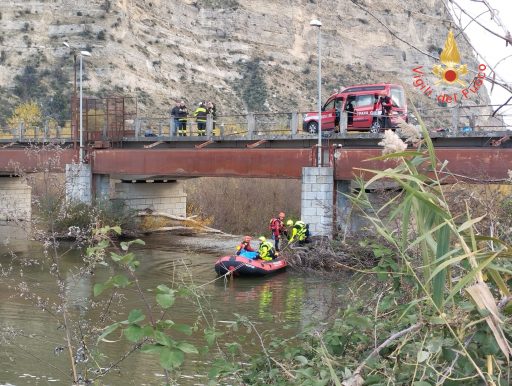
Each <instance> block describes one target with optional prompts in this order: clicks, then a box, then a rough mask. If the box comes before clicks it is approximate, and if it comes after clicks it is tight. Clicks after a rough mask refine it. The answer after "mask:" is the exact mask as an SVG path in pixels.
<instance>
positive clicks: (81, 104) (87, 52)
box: [79, 51, 91, 164]
mask: <svg viewBox="0 0 512 386" xmlns="http://www.w3.org/2000/svg"><path fill="white" fill-rule="evenodd" d="M79 56H80V153H79V159H80V163H81V164H82V163H84V128H83V118H84V117H83V114H82V106H83V98H82V83H83V82H82V68H83V65H82V61H83V57H84V56H91V53H90V52H89V51H80V53H79Z"/></svg>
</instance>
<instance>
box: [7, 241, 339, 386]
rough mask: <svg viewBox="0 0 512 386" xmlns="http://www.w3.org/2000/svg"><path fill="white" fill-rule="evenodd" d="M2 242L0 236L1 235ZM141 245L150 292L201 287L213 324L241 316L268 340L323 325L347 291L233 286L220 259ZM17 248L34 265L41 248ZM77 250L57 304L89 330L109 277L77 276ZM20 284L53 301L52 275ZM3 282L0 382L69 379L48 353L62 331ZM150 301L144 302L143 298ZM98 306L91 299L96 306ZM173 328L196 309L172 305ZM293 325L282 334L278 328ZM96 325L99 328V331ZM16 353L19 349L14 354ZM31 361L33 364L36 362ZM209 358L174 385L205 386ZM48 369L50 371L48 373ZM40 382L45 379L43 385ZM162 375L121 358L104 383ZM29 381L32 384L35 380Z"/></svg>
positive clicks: (62, 362)
mask: <svg viewBox="0 0 512 386" xmlns="http://www.w3.org/2000/svg"><path fill="white" fill-rule="evenodd" d="M0 238H1V236H0ZM145 241H146V246H145V247H142V248H139V249H137V250H136V251H135V252H136V255H137V258H138V259H139V260H140V261H141V268H140V270H139V271H138V276H139V280H140V283H141V285H142V286H143V287H144V288H146V289H150V288H154V287H156V286H157V285H158V284H161V283H166V284H168V285H171V284H172V283H173V282H174V281H180V280H183V281H185V282H187V283H190V282H193V283H194V284H195V285H203V286H204V287H203V288H204V289H205V291H206V293H207V294H208V295H209V298H210V304H209V305H204V306H210V307H212V309H213V310H212V312H213V313H214V314H215V315H216V316H215V317H216V319H217V320H218V321H232V320H234V319H235V315H234V314H240V315H244V316H246V317H248V318H249V319H250V320H252V321H253V322H254V323H255V324H257V326H258V330H260V331H264V330H274V331H275V333H274V335H276V334H277V335H281V336H283V337H285V336H286V337H288V336H290V335H292V334H294V333H295V332H297V331H298V329H300V328H302V327H304V326H305V325H307V324H309V323H311V322H314V321H315V320H314V319H313V318H317V319H322V318H324V317H326V316H327V315H330V314H331V313H332V312H333V310H334V309H335V308H336V307H337V306H338V305H339V301H340V294H342V293H343V292H344V291H343V290H342V289H340V287H341V288H342V287H343V285H347V284H346V283H348V281H347V280H348V279H347V278H340V280H336V281H331V280H325V279H323V278H319V277H313V276H311V275H310V276H306V275H299V274H297V273H295V272H292V271H287V272H284V273H282V274H278V275H275V276H270V277H264V278H236V279H234V280H224V279H218V280H216V275H215V272H214V269H213V264H214V262H215V260H216V258H217V256H218V255H220V254H222V253H223V252H224V251H222V252H220V253H219V252H218V253H215V252H210V253H205V252H197V251H194V250H187V248H183V246H179V245H174V244H172V238H170V237H169V236H167V235H157V236H152V237H148V238H146V239H145ZM20 242H21V244H23V248H20V247H19V246H16V248H15V249H16V253H17V254H18V255H19V256H20V257H21V258H28V257H30V258H40V257H41V256H42V249H41V247H40V245H38V244H36V243H33V242H30V241H27V240H26V239H25V240H23V241H21V240H20ZM10 246H13V244H9V245H2V246H0V264H2V265H5V264H8V262H9V260H10V253H9V252H10V251H11V248H10ZM79 261H80V254H79V251H76V250H74V251H71V252H70V253H67V254H66V255H65V257H64V258H63V260H62V262H63V267H64V269H63V275H64V276H63V277H64V278H65V289H64V297H65V301H66V302H67V303H68V304H69V305H71V311H72V312H73V314H74V315H73V317H74V318H75V320H81V321H83V320H86V321H87V322H90V323H92V324H93V325H94V324H100V323H99V322H98V321H99V320H100V318H101V317H102V311H101V310H100V309H97V308H94V307H93V308H90V307H89V304H90V303H89V301H90V300H91V297H92V292H93V290H92V289H93V286H94V284H96V283H99V282H103V281H105V280H107V279H108V277H109V276H110V275H112V271H111V270H110V269H109V268H99V269H98V270H97V271H96V272H95V273H94V274H93V275H91V274H88V273H85V274H84V273H82V272H80V271H79V270H78V262H79ZM23 270H24V274H23V275H24V276H23V280H25V281H27V283H28V284H29V285H32V286H35V288H37V291H38V294H40V295H41V296H42V297H48V298H49V301H50V302H54V301H55V302H56V301H58V299H57V285H56V280H55V278H54V277H53V276H51V275H49V274H48V271H47V270H46V269H41V267H39V266H28V267H23ZM9 283H10V282H9V281H8V279H7V278H0V299H1V302H0V328H6V327H13V326H15V327H16V328H17V329H19V330H20V331H23V334H21V335H20V336H19V337H18V339H17V340H16V344H2V349H1V350H0V362H1V363H2V366H1V369H0V381H1V382H8V383H11V384H12V385H15V386H20V385H25V384H28V383H29V381H30V384H46V383H47V382H51V381H50V379H52V380H55V379H61V380H64V379H69V377H66V375H69V363H68V361H67V358H66V355H65V353H64V354H61V355H55V348H56V347H61V346H63V345H64V344H65V339H64V332H63V330H62V329H61V328H60V326H59V325H58V323H56V321H55V319H53V318H52V317H51V316H50V315H49V314H48V313H44V312H42V311H41V310H39V309H37V308H35V307H34V306H33V305H32V304H31V302H29V301H26V300H23V299H21V298H20V297H19V296H18V293H17V290H16V288H15V287H14V286H12V285H8V284H9ZM124 296H125V297H126V305H125V308H124V309H121V310H119V314H118V315H117V317H118V320H122V319H124V318H125V317H126V314H127V312H128V311H129V310H130V309H132V308H141V301H140V298H139V297H138V296H137V294H136V293H135V291H131V292H130V291H127V292H125V293H124ZM148 296H151V295H148ZM95 300H97V299H95ZM166 317H168V318H170V319H172V320H173V321H175V322H176V323H185V324H189V325H191V324H194V323H195V322H196V318H197V309H196V305H195V304H194V303H193V302H191V301H186V299H181V300H178V301H177V302H176V304H175V305H174V306H173V308H172V309H171V310H170V311H169V313H168V315H167V316H166ZM276 322H286V323H287V324H288V325H292V326H294V327H293V328H291V329H286V330H285V329H284V328H283V325H282V324H281V323H276ZM101 325H103V324H101ZM187 339H189V340H188V341H189V342H190V343H192V344H194V345H196V346H197V347H202V346H204V345H205V342H204V340H203V338H202V336H200V334H195V335H193V336H192V337H190V338H187ZM20 347H22V348H23V350H21V349H20ZM131 347H132V346H131V344H130V343H129V342H127V341H126V340H124V339H121V340H119V341H118V342H117V343H115V344H111V345H108V344H102V345H101V347H100V349H101V350H102V352H103V355H104V358H103V359H104V360H105V361H106V362H108V361H114V360H116V359H118V358H119V357H121V356H122V355H124V354H125V353H126V352H128V351H129V350H130V349H131ZM244 350H246V351H247V352H249V353H250V352H257V351H259V350H260V347H257V346H255V347H251V346H249V345H247V347H245V345H244ZM34 358H38V359H37V360H35V359H34ZM211 359H212V358H208V357H207V358H204V357H197V356H195V357H194V356H192V357H190V359H189V360H188V361H187V362H186V364H185V366H184V368H183V370H182V372H181V376H180V378H179V381H178V383H179V384H180V385H196V384H206V383H207V381H206V374H207V372H208V370H209V363H210V362H209V361H210V360H211ZM48 363H51V365H52V366H54V368H52V367H50V366H49V365H48ZM43 376H44V377H46V378H44V379H43ZM161 376H162V374H161V369H160V367H159V365H158V360H157V358H156V357H154V356H152V355H149V354H136V355H133V356H130V357H128V359H126V360H125V361H124V362H123V364H122V366H121V367H120V370H119V372H116V373H112V374H111V375H109V376H108V377H106V378H105V379H104V382H105V383H104V384H110V385H119V384H123V385H143V384H148V385H149V384H158V382H160V381H161ZM32 377H38V378H39V380H36V379H35V378H32Z"/></svg>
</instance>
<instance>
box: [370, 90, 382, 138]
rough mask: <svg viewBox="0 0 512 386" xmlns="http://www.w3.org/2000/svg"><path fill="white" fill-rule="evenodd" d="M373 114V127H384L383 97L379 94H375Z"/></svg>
mask: <svg viewBox="0 0 512 386" xmlns="http://www.w3.org/2000/svg"><path fill="white" fill-rule="evenodd" d="M372 115H373V120H372V127H373V128H375V129H380V128H381V127H382V98H381V97H379V94H375V95H374V101H373V109H372Z"/></svg>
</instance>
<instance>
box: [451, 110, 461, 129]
mask: <svg viewBox="0 0 512 386" xmlns="http://www.w3.org/2000/svg"><path fill="white" fill-rule="evenodd" d="M459 115H460V111H459V105H458V104H457V105H455V106H454V107H453V108H452V130H453V132H457V130H458V129H459Z"/></svg>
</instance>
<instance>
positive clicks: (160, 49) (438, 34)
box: [0, 0, 487, 116]
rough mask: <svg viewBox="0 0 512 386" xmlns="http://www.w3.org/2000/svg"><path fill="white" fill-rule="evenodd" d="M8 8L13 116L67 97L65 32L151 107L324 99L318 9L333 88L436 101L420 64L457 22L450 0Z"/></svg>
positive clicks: (91, 89)
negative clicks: (401, 90) (382, 89)
mask: <svg viewBox="0 0 512 386" xmlns="http://www.w3.org/2000/svg"><path fill="white" fill-rule="evenodd" d="M0 12H1V19H0V33H1V35H0V86H1V90H0V91H1V92H0V94H1V97H2V103H1V105H2V107H1V108H0V115H4V116H5V115H6V114H8V111H7V109H8V108H10V107H11V106H13V105H15V104H17V103H19V101H20V98H21V99H30V98H34V99H39V100H41V101H43V102H42V103H44V104H45V106H47V105H49V106H50V107H46V110H48V111H51V109H52V108H53V110H55V109H59V107H58V106H65V105H66V101H67V100H68V98H69V95H70V94H71V92H72V87H73V85H72V81H71V80H72V79H73V59H72V55H71V53H70V50H69V49H68V48H67V47H65V46H64V45H63V44H62V43H63V42H64V41H68V42H69V44H70V46H71V47H72V48H75V49H77V50H89V51H91V52H92V56H91V57H90V58H86V60H85V66H84V73H85V79H86V81H85V83H84V85H85V93H86V94H87V95H111V94H117V95H130V96H137V98H138V108H139V111H140V112H142V113H143V114H147V115H149V114H156V115H163V114H167V111H168V109H169V108H170V107H172V105H173V104H174V103H175V101H176V100H177V99H180V98H184V99H185V100H186V101H187V103H188V104H189V105H190V106H192V105H193V104H195V103H196V102H197V101H199V100H213V101H216V102H217V105H218V109H219V110H220V112H221V113H226V114H227V113H233V112H243V111H262V110H270V111H292V110H302V111H304V110H310V109H314V108H315V103H316V102H315V101H316V95H317V92H316V88H317V85H316V79H317V78H316V77H317V30H316V29H314V27H310V25H309V22H310V20H311V19H312V18H318V19H320V20H321V21H322V23H323V25H322V28H321V32H322V66H323V67H322V73H323V76H322V80H323V84H322V88H323V95H324V98H323V99H325V97H326V96H327V95H328V94H330V93H331V92H332V90H333V89H339V88H340V87H342V86H348V85H351V84H358V83H373V82H399V83H403V84H404V85H406V87H407V92H408V98H409V99H410V100H416V101H419V103H420V104H421V103H428V102H427V101H426V100H427V98H426V97H422V96H421V93H420V92H418V91H417V90H414V88H413V87H412V76H413V73H412V68H414V67H416V66H418V65H424V66H425V68H426V69H427V70H428V69H429V68H432V65H433V64H434V63H435V62H436V61H435V60H434V59H433V58H432V57H431V56H429V55H432V56H434V57H438V55H439V51H440V50H441V49H442V48H443V45H444V41H445V39H446V36H447V32H448V28H449V27H450V23H451V18H450V15H449V14H448V13H447V12H446V11H445V9H444V7H443V5H442V2H441V1H440V0H417V1H415V2H405V1H398V0H353V1H349V0H322V1H321V0H286V1H285V0H195V1H190V0H117V1H116V0H89V1H74V0H46V1H44V0H41V1H35V0H32V1H27V0H2V7H1V9H0ZM372 15H373V16H372ZM377 19H378V20H377ZM390 31H392V32H395V33H396V35H397V36H398V38H397V37H395V36H393V34H392V33H391V32H390ZM457 43H458V44H459V49H460V51H461V59H462V62H463V63H468V66H469V67H473V68H476V67H477V63H476V62H475V60H474V58H473V57H472V53H471V50H470V49H469V47H468V45H467V44H465V43H464V40H463V38H462V37H458V38H457ZM422 52H423V53H422ZM430 79H431V82H432V83H434V81H435V80H434V78H433V77H432V75H430ZM480 98H483V99H484V100H487V99H486V98H487V96H486V95H481V97H480ZM52 104H53V105H54V107H51V105H52Z"/></svg>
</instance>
